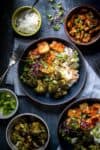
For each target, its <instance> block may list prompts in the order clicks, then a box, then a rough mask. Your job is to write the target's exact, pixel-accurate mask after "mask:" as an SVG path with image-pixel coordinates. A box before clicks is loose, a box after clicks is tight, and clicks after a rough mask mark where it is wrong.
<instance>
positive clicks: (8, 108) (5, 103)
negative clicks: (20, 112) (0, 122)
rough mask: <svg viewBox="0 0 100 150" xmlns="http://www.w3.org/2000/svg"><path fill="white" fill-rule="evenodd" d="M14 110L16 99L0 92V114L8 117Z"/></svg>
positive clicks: (9, 94)
mask: <svg viewBox="0 0 100 150" xmlns="http://www.w3.org/2000/svg"><path fill="white" fill-rule="evenodd" d="M15 108H16V99H15V98H14V96H13V95H12V94H11V93H10V92H0V112H1V114H2V115H3V116H8V115H9V114H10V113H12V112H13V111H14V110H15Z"/></svg>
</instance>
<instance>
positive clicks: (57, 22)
mask: <svg viewBox="0 0 100 150" xmlns="http://www.w3.org/2000/svg"><path fill="white" fill-rule="evenodd" d="M48 2H49V3H50V7H51V9H52V12H48V13H47V18H48V22H49V25H50V26H51V27H52V28H53V29H54V30H55V31H59V30H60V28H61V24H63V22H64V11H65V10H64V7H63V5H62V3H61V2H56V0H48Z"/></svg>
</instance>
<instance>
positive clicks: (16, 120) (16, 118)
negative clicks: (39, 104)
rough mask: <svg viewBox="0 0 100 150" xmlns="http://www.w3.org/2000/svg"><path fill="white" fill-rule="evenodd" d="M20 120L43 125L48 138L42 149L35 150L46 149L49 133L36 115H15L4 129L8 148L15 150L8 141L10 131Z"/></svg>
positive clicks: (43, 122)
mask: <svg viewBox="0 0 100 150" xmlns="http://www.w3.org/2000/svg"><path fill="white" fill-rule="evenodd" d="M20 119H27V120H28V121H38V122H40V123H42V124H43V125H44V127H45V128H46V131H47V136H48V137H47V140H46V142H45V144H44V145H43V146H42V147H40V148H38V149H37V150H45V149H46V148H47V146H48V144H49V140H50V133H49V129H48V126H47V124H46V122H45V121H44V120H43V119H42V118H41V117H39V116H38V115H36V114H32V113H23V114H20V115H17V116H15V117H14V118H13V119H12V120H11V121H10V122H9V124H8V126H7V128H6V140H7V143H8V145H9V147H10V148H11V149H12V150H17V148H16V146H15V145H14V144H13V143H12V141H11V139H10V135H11V131H12V129H13V127H14V126H15V124H16V123H17V122H18V121H20Z"/></svg>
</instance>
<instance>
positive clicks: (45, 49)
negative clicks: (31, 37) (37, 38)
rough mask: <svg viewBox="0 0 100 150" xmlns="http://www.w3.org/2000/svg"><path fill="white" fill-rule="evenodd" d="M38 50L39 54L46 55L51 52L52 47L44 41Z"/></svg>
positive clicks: (38, 45) (39, 44) (38, 46)
mask: <svg viewBox="0 0 100 150" xmlns="http://www.w3.org/2000/svg"><path fill="white" fill-rule="evenodd" d="M37 49H38V53H39V54H44V53H47V52H48V51H49V50H50V47H49V44H48V43H47V42H45V41H43V42H40V43H38V44H37Z"/></svg>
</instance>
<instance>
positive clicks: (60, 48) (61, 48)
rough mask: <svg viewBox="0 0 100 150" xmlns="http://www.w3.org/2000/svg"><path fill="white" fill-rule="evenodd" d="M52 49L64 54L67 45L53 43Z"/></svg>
mask: <svg viewBox="0 0 100 150" xmlns="http://www.w3.org/2000/svg"><path fill="white" fill-rule="evenodd" d="M50 48H51V49H53V50H55V51H56V52H63V51H64V48H65V45H64V44H62V43H60V42H57V41H53V42H52V43H51V44H50Z"/></svg>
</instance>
